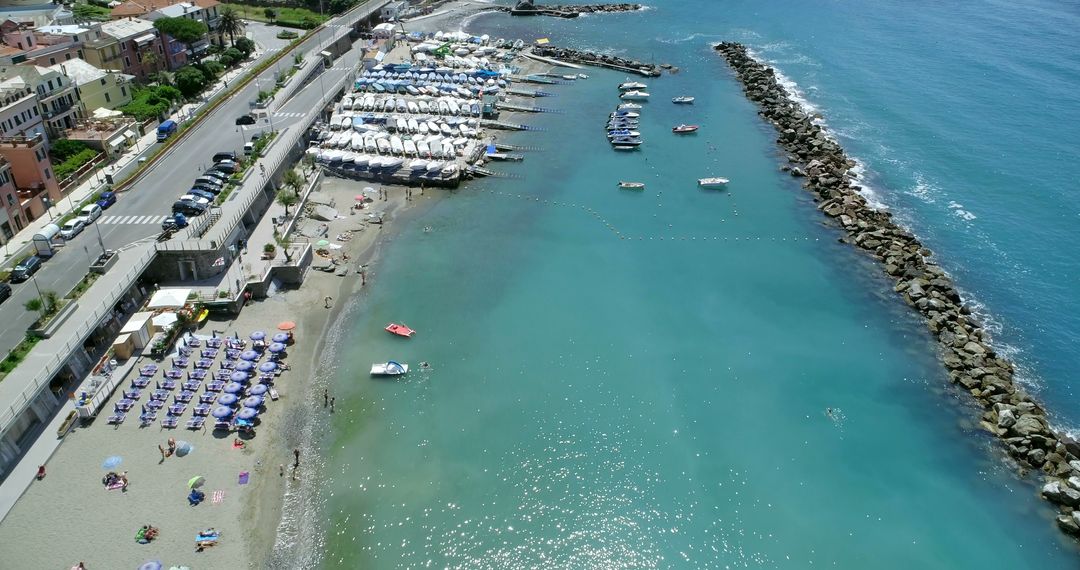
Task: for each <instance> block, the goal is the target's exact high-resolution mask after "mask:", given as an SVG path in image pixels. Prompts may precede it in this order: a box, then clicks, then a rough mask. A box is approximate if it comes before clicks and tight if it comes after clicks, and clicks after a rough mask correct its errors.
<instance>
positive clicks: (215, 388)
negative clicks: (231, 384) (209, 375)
mask: <svg viewBox="0 0 1080 570" xmlns="http://www.w3.org/2000/svg"><path fill="white" fill-rule="evenodd" d="M224 387H225V383H224V382H222V381H221V380H214V381H213V382H208V383H207V384H206V391H207V392H220V391H221V389H222V388H224Z"/></svg>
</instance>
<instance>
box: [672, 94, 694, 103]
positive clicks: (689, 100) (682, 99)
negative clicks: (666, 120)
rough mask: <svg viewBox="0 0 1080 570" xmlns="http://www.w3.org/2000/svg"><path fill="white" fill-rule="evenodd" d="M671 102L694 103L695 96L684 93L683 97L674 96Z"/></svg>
mask: <svg viewBox="0 0 1080 570" xmlns="http://www.w3.org/2000/svg"><path fill="white" fill-rule="evenodd" d="M671 102H672V103H675V104H676V105H692V104H693V103H694V98H693V97H689V96H686V95H683V96H682V97H673V98H672V99H671Z"/></svg>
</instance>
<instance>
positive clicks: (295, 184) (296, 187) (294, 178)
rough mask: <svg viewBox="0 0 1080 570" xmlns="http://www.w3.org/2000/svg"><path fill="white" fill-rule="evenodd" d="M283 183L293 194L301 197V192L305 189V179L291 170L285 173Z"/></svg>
mask: <svg viewBox="0 0 1080 570" xmlns="http://www.w3.org/2000/svg"><path fill="white" fill-rule="evenodd" d="M281 181H282V183H284V184H285V186H286V187H287V188H290V189H291V190H292V191H293V194H297V195H299V194H300V190H301V189H302V188H303V187H304V177H303V176H300V174H299V173H297V172H296V171H295V170H293V169H291V168H290V169H289V170H286V171H285V175H284V176H283V177H282V179H281Z"/></svg>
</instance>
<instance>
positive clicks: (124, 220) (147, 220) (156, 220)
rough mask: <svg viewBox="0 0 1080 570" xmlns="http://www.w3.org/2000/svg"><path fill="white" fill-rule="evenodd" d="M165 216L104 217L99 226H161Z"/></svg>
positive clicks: (99, 221)
mask: <svg viewBox="0 0 1080 570" xmlns="http://www.w3.org/2000/svg"><path fill="white" fill-rule="evenodd" d="M164 219H165V216H164V215H162V214H154V215H150V216H102V217H101V219H99V220H98V221H97V223H99V224H127V225H135V224H160V223H161V220H164Z"/></svg>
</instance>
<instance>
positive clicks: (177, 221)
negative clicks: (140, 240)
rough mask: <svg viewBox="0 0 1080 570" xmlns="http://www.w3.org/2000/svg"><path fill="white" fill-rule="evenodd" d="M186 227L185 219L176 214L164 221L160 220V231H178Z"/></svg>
mask: <svg viewBox="0 0 1080 570" xmlns="http://www.w3.org/2000/svg"><path fill="white" fill-rule="evenodd" d="M187 225H188V222H187V218H186V217H184V214H182V213H180V212H177V213H175V214H173V215H171V216H167V217H166V218H165V219H164V220H161V230H162V231H166V232H167V231H169V230H178V229H180V228H186V227H187Z"/></svg>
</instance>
